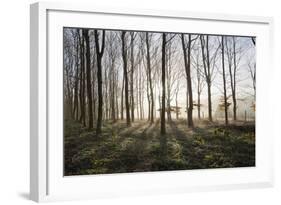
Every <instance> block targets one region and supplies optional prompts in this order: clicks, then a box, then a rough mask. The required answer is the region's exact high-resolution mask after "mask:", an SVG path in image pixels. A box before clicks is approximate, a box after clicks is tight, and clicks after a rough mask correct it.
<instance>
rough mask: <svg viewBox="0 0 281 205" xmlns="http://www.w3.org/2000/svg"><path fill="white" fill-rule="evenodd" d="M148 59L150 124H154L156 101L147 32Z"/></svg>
mask: <svg viewBox="0 0 281 205" xmlns="http://www.w3.org/2000/svg"><path fill="white" fill-rule="evenodd" d="M145 40H146V41H145V42H146V59H147V70H148V80H149V89H150V96H151V97H150V100H151V108H150V111H151V114H150V123H153V122H154V113H153V112H154V99H153V88H152V79H151V62H150V45H149V39H148V32H146V38H145Z"/></svg>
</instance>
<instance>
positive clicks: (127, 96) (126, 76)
mask: <svg viewBox="0 0 281 205" xmlns="http://www.w3.org/2000/svg"><path fill="white" fill-rule="evenodd" d="M125 35H126V31H122V34H121V40H122V58H123V69H124V80H125V106H126V122H127V126H131V119H130V105H129V89H128V71H127V48H126V45H125V44H126V42H125Z"/></svg>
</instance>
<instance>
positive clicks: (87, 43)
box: [83, 29, 93, 129]
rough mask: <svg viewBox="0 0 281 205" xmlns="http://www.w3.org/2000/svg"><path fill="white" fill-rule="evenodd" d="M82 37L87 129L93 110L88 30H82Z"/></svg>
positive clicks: (91, 119) (90, 126)
mask: <svg viewBox="0 0 281 205" xmlns="http://www.w3.org/2000/svg"><path fill="white" fill-rule="evenodd" d="M83 36H84V39H85V44H86V71H87V94H88V129H92V128H93V108H92V88H91V59H90V42H89V30H88V29H84V30H83Z"/></svg>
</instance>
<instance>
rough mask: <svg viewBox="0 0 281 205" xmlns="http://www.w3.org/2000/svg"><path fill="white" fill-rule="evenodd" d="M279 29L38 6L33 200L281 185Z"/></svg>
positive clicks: (198, 17) (191, 16)
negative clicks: (275, 40)
mask: <svg viewBox="0 0 281 205" xmlns="http://www.w3.org/2000/svg"><path fill="white" fill-rule="evenodd" d="M272 22H273V21H272V19H271V18H268V17H250V16H235V15H221V14H203V13H193V12H183V11H155V10H139V9H122V8H114V9H113V8H97V7H95V6H94V5H80V4H67V3H66V4H64V3H36V4H32V5H31V32H30V33H31V36H30V39H31V41H30V42H31V140H30V144H31V146H30V147H31V151H30V160H31V173H30V174H31V177H30V178H31V182H30V189H31V190H30V197H31V199H32V200H34V201H52V200H70V199H81V198H98V197H114V196H129V195H138V194H154V193H155V194H157V193H175V192H188V191H203V190H220V189H233V188H251V187H269V186H272V184H273V163H272V149H273V146H272V145H273V137H272V133H271V132H272V131H270V119H271V116H270V114H269V113H268V112H267V111H266V108H267V107H269V106H270V94H269V92H268V90H269V89H270V86H271V84H270V74H269V73H270V72H269V71H270V70H272V69H273V68H272V65H271V62H272V53H271V51H272Z"/></svg>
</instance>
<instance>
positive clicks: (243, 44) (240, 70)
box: [64, 29, 256, 118]
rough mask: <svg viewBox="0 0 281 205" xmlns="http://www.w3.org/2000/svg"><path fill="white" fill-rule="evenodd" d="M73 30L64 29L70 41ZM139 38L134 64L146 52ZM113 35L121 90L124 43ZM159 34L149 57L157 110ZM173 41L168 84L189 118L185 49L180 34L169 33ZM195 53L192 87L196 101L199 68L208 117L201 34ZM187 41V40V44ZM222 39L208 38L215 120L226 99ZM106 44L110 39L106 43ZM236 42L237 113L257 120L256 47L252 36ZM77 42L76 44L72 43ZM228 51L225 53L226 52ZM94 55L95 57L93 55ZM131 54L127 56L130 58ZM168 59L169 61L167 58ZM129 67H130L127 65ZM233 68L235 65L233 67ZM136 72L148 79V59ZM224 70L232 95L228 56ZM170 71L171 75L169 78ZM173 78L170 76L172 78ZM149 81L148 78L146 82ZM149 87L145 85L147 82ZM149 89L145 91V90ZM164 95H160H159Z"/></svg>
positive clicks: (230, 42)
mask: <svg viewBox="0 0 281 205" xmlns="http://www.w3.org/2000/svg"><path fill="white" fill-rule="evenodd" d="M71 30H72V29H64V32H65V33H64V36H65V38H67V39H68V40H70V42H71V39H72V38H71ZM137 33H138V34H137V36H136V39H135V46H134V56H135V61H137V59H138V54H140V48H141V47H143V48H144V51H145V49H146V45H145V43H144V42H145V41H144V37H145V34H144V33H143V32H137ZM111 35H114V36H115V42H114V43H113V44H114V45H112V44H108V43H107V44H106V49H111V48H112V46H113V47H114V46H116V49H117V50H119V54H118V58H117V61H116V67H117V68H118V69H119V81H120V82H119V86H120V88H121V85H122V78H123V77H122V74H123V72H122V69H123V67H122V66H123V61H122V58H121V55H120V52H121V43H120V31H106V36H107V38H108V37H109V36H111ZM161 36H162V35H161V34H160V33H153V34H151V33H150V44H151V48H150V54H151V64H152V78H153V80H154V82H155V84H154V92H155V94H156V102H155V106H156V110H158V109H159V102H158V96H159V94H160V93H161V90H160V88H161V84H160V83H161V82H160V77H161V45H162V39H161ZM169 38H172V40H171V41H170V42H169V43H168V45H167V49H166V52H167V55H170V61H168V62H167V63H166V64H167V72H166V73H167V78H168V79H167V83H169V84H170V85H171V86H170V87H171V105H172V106H175V105H176V98H175V97H176V96H175V90H176V89H177V87H179V92H178V106H180V107H182V111H181V117H186V113H185V106H186V79H185V76H186V75H185V70H184V61H183V50H182V44H181V39H180V35H175V34H169V35H167V39H169ZM191 39H194V41H192V50H191V77H192V82H193V83H192V88H193V100H194V101H196V100H197V69H199V70H200V73H201V74H200V78H201V81H202V84H201V86H202V93H201V103H202V104H203V107H202V108H201V110H202V112H201V113H203V112H204V116H205V117H207V107H208V105H207V86H206V83H205V78H204V72H203V71H204V69H203V63H202V53H201V44H200V38H198V35H192V36H191ZM187 41H188V38H186V42H187ZM220 41H221V36H210V37H209V48H210V59H211V60H210V64H211V69H212V70H213V74H212V88H211V89H212V100H213V103H212V104H213V106H212V108H213V114H214V117H215V118H216V110H217V108H218V103H219V100H220V98H221V97H222V96H223V79H222V64H221V62H222V58H221V56H222V55H221V48H220V47H219V46H220ZM90 42H91V52H92V50H93V46H94V43H93V42H94V39H93V35H90ZM106 42H107V40H106ZM235 42H236V60H237V76H236V80H237V88H236V89H237V90H236V93H237V100H238V102H237V103H238V107H237V110H238V111H237V114H238V118H244V112H245V110H247V112H248V113H249V116H252V117H254V112H253V111H252V108H251V105H252V103H253V102H254V95H255V93H254V89H253V86H252V78H251V75H250V72H249V68H250V67H251V68H252V69H253V68H254V66H255V62H256V50H255V46H254V45H253V42H252V39H251V38H250V37H235ZM72 43H74V42H72ZM129 43H130V35H129V33H127V45H128V46H129ZM225 44H226V47H227V48H228V49H229V50H230V51H231V50H232V49H233V38H232V36H229V37H226V38H225ZM227 48H226V52H227ZM107 51H108V50H106V51H105V54H104V57H103V64H104V66H106V63H105V61H106V60H108V54H107V53H106V52H107ZM91 56H93V54H91ZM129 57H130V55H128V58H129ZM168 59H169V58H168ZM128 66H129V67H128V68H130V64H129V65H128ZM232 67H233V64H232ZM136 69H140V70H141V71H142V72H143V76H144V78H146V60H145V58H144V59H142V60H141V61H140V64H139V65H138V66H137V68H136ZM225 69H226V81H227V94H228V96H230V95H231V87H230V77H229V61H228V56H227V53H225ZM169 71H170V75H169ZM169 76H170V77H169ZM145 80H146V79H145ZM144 86H146V82H145V83H144ZM145 90H146V88H145ZM160 95H161V94H160ZM231 100H232V99H231V98H229V102H231ZM147 107H148V105H147V99H146V93H144V108H145V112H147V110H148V109H147ZM231 109H232V108H230V110H229V113H230V115H231V113H232V110H231ZM156 117H159V113H158V112H157V115H156ZM194 117H195V118H196V117H197V108H196V107H194Z"/></svg>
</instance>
